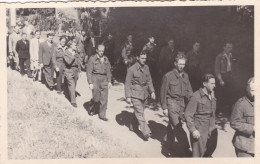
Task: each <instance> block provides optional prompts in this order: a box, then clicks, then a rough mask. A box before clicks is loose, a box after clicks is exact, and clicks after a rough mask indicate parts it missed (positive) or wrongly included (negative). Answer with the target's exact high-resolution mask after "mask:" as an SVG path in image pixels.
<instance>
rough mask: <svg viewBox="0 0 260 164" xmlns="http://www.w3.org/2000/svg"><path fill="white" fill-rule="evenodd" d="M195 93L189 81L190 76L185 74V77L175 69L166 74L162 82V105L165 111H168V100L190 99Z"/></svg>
mask: <svg viewBox="0 0 260 164" xmlns="http://www.w3.org/2000/svg"><path fill="white" fill-rule="evenodd" d="M192 93H193V91H192V88H191V84H190V81H189V76H188V74H187V73H186V72H183V77H181V76H180V74H179V73H178V71H177V70H176V69H175V68H174V69H173V70H172V71H170V72H168V73H166V74H165V75H164V77H163V80H162V86H161V92H160V95H161V105H162V108H163V109H167V98H172V99H184V97H186V98H187V99H188V100H189V99H190V97H191V95H192Z"/></svg>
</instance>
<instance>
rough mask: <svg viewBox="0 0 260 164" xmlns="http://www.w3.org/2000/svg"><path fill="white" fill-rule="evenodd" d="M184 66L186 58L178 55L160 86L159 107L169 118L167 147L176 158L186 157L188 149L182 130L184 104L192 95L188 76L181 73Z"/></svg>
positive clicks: (185, 136)
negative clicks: (173, 66) (172, 67)
mask: <svg viewBox="0 0 260 164" xmlns="http://www.w3.org/2000/svg"><path fill="white" fill-rule="evenodd" d="M185 64H186V57H185V56H184V55H183V54H178V55H177V56H176V58H175V62H174V65H175V68H174V69H173V70H172V71H170V72H168V73H166V74H165V75H164V77H163V80H162V86H161V106H162V109H163V112H164V114H165V115H168V117H169V125H168V127H167V131H168V132H167V136H166V138H167V143H168V144H167V145H168V146H169V147H170V148H171V149H173V148H174V150H173V151H174V153H176V154H175V155H176V156H187V151H188V148H189V142H188V138H187V134H186V133H185V131H184V130H183V128H182V122H183V118H184V116H183V114H184V108H185V102H186V101H188V100H189V99H190V96H191V95H192V88H191V85H190V81H189V77H188V74H187V73H186V72H184V71H183V69H184V67H185ZM175 151H176V152H175Z"/></svg>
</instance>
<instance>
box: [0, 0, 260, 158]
mask: <svg viewBox="0 0 260 164" xmlns="http://www.w3.org/2000/svg"><path fill="white" fill-rule="evenodd" d="M151 3H152V2H151ZM74 4H77V3H76V2H74ZM79 4H80V5H79ZM79 4H78V5H77V7H74V5H72V6H71V7H70V6H68V5H67V6H62V3H59V5H53V6H52V7H50V5H48V7H44V6H39V5H34V4H32V5H31V6H30V7H28V6H24V5H22V4H21V5H16V6H15V7H13V6H12V7H8V5H7V6H6V7H5V8H4V10H5V11H4V12H5V14H6V17H5V25H4V26H1V27H2V28H1V29H2V30H3V31H4V30H5V29H6V31H4V32H5V35H6V44H3V45H5V46H6V47H5V48H6V52H4V53H6V55H5V56H4V55H2V58H1V60H2V59H3V60H4V63H5V65H4V68H5V70H6V76H7V77H6V80H7V81H6V82H5V83H7V84H6V85H7V89H6V91H7V109H6V117H7V118H6V126H7V127H6V129H7V132H6V133H7V134H6V136H7V138H6V142H7V144H6V145H7V148H6V151H7V152H6V154H7V159H8V160H29V159H99V158H171V159H174V158H193V157H195V158H226V157H228V158H240V157H247V158H254V157H255V149H256V145H255V129H256V127H255V119H254V116H255V109H254V100H255V98H254V97H255V84H254V81H255V79H254V76H255V69H254V67H255V65H254V63H255V58H254V57H255V36H256V35H255V10H256V6H255V5H237V4H236V5H193V6H176V5H167V6H165V5H161V6H160V5H158V6H145V5H141V6H130V5H128V6H116V5H115V6H113V5H111V6H110V5H104V7H102V6H97V7H96V6H94V5H93V6H90V5H87V3H86V4H85V3H84V2H83V3H79ZM17 6H18V7H17ZM3 36H4V35H3ZM3 45H2V46H3ZM2 49H4V48H2ZM1 119H3V116H2V117H1Z"/></svg>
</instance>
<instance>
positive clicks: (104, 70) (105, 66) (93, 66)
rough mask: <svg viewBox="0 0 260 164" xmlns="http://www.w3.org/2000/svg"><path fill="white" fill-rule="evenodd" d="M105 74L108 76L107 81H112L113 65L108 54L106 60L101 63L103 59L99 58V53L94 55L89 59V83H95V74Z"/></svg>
mask: <svg viewBox="0 0 260 164" xmlns="http://www.w3.org/2000/svg"><path fill="white" fill-rule="evenodd" d="M95 74H96V75H105V76H107V81H108V82H109V83H110V82H111V77H112V74H111V65H110V62H109V60H108V58H107V57H106V56H104V62H103V63H101V60H100V59H99V57H98V55H97V54H96V55H93V56H91V57H90V59H89V60H88V64H87V78H88V83H89V84H93V80H92V79H93V75H95Z"/></svg>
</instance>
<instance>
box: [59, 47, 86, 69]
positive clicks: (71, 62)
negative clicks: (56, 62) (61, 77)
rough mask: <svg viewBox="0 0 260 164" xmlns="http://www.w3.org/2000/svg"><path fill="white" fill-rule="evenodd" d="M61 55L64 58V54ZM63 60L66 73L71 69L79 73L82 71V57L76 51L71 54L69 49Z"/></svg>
mask: <svg viewBox="0 0 260 164" xmlns="http://www.w3.org/2000/svg"><path fill="white" fill-rule="evenodd" d="M72 53H75V55H74V56H73V55H72ZM59 55H60V56H62V53H59ZM63 59H64V63H65V68H66V69H65V72H66V71H69V70H71V69H74V70H77V71H78V72H80V71H81V62H80V56H79V54H77V52H76V51H74V52H70V51H69V49H67V50H65V52H64V57H63Z"/></svg>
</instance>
